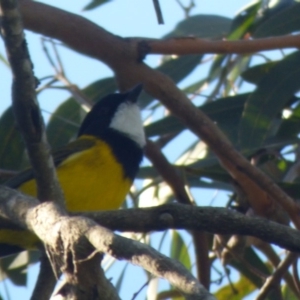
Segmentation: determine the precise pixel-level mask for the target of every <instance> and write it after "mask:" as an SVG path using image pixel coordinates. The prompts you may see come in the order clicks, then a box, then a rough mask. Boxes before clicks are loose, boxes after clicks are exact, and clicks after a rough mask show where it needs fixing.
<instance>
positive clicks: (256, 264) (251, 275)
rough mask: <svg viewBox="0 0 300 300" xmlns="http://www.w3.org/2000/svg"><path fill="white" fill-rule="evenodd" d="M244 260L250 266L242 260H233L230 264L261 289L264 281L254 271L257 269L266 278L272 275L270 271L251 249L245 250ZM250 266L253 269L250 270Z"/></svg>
mask: <svg viewBox="0 0 300 300" xmlns="http://www.w3.org/2000/svg"><path fill="white" fill-rule="evenodd" d="M243 260H244V261H247V263H248V264H245V263H244V262H242V261H240V260H232V261H230V262H229V264H230V265H231V266H232V267H234V268H235V269H237V270H238V271H239V272H240V273H242V274H243V275H244V276H245V277H246V278H248V279H249V280H250V281H251V282H252V283H253V284H254V285H255V286H256V287H261V286H262V284H263V280H262V278H261V277H259V276H258V275H257V274H256V273H255V272H254V271H253V269H257V270H258V271H260V272H261V273H262V274H265V275H266V276H267V275H270V271H269V269H268V268H267V267H266V265H265V264H264V262H263V261H262V260H261V259H260V258H259V256H258V255H257V254H256V252H255V251H254V250H253V249H252V248H251V247H247V248H246V249H245V251H244V255H243ZM248 266H252V268H253V269H250V268H249V267H248Z"/></svg>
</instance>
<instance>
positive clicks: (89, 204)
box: [19, 137, 131, 212]
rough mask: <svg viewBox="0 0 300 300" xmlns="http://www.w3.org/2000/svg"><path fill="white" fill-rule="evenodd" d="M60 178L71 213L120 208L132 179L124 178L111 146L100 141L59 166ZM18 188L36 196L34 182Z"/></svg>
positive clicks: (58, 173)
mask: <svg viewBox="0 0 300 300" xmlns="http://www.w3.org/2000/svg"><path fill="white" fill-rule="evenodd" d="M85 138H87V137H85ZM91 138H92V137H91ZM92 139H94V138H92ZM57 175H58V179H59V182H60V184H61V187H62V189H63V191H64V195H65V199H66V206H67V209H68V210H69V211H72V212H79V211H97V210H109V209H117V208H118V207H120V205H121V204H122V202H123V201H124V199H125V197H126V194H127V193H128V191H129V189H130V186H131V180H130V179H128V178H126V177H125V175H124V172H123V169H122V166H121V164H120V163H119V162H118V161H116V159H115V157H114V155H113V153H112V151H111V149H110V147H109V146H108V145H107V144H106V143H105V142H103V141H100V140H98V139H97V141H96V143H95V146H94V147H91V148H90V149H88V150H84V151H81V152H79V153H76V154H73V155H71V156H69V157H68V158H67V159H66V160H65V161H63V163H61V164H60V165H59V166H58V167H57ZM19 189H20V190H21V191H22V192H24V193H25V194H29V195H32V196H36V184H35V181H34V180H31V181H28V182H26V183H24V184H23V185H21V186H20V188H19Z"/></svg>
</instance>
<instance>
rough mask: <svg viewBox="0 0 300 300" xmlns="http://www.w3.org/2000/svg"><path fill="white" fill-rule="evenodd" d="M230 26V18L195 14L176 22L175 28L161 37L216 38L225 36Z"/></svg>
mask: <svg viewBox="0 0 300 300" xmlns="http://www.w3.org/2000/svg"><path fill="white" fill-rule="evenodd" d="M230 26H231V19H229V18H225V17H222V16H217V15H196V16H191V17H190V18H187V19H186V20H184V21H182V22H180V23H178V25H177V26H176V28H175V29H174V30H173V31H172V32H170V33H169V34H167V35H165V36H164V37H163V38H164V39H167V38H172V37H181V36H196V37H201V38H216V37H222V36H226V35H227V34H228V32H229V29H230Z"/></svg>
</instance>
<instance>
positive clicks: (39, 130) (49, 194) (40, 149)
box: [0, 0, 63, 204]
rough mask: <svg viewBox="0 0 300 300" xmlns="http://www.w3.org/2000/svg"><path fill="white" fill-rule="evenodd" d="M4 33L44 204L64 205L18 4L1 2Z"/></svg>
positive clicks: (17, 109) (16, 104)
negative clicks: (46, 202) (52, 201)
mask: <svg viewBox="0 0 300 300" xmlns="http://www.w3.org/2000/svg"><path fill="white" fill-rule="evenodd" d="M0 5H1V9H0V10H1V15H0V16H1V18H2V22H1V26H2V28H1V30H2V35H3V38H4V42H5V46H6V51H7V55H8V59H9V62H10V65H11V69H12V72H13V78H14V80H13V86H12V90H13V104H12V105H13V111H14V114H15V117H16V121H17V123H18V126H19V130H20V132H21V134H22V136H23V138H24V141H25V144H26V148H27V150H28V155H29V158H30V162H31V165H32V167H33V170H34V173H35V177H36V181H37V189H38V198H39V199H40V200H41V201H45V200H49V199H52V200H55V201H58V202H60V203H61V204H62V203H63V196H62V191H61V189H60V187H59V184H58V180H57V178H56V172H55V167H54V164H53V161H52V158H51V155H50V151H49V146H48V143H47V140H46V135H45V130H44V123H43V118H42V115H41V112H40V109H39V105H38V102H37V98H36V93H35V87H36V85H37V80H36V78H35V77H34V75H33V71H32V63H31V61H30V57H29V52H28V49H27V45H26V41H25V39H24V34H23V26H22V22H21V16H20V13H19V9H18V5H17V1H16V0H1V1H0Z"/></svg>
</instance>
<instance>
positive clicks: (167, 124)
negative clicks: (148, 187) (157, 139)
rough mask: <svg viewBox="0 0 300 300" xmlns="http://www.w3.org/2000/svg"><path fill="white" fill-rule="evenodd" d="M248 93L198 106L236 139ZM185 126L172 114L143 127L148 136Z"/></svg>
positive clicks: (228, 134) (176, 130) (173, 131)
mask: <svg viewBox="0 0 300 300" xmlns="http://www.w3.org/2000/svg"><path fill="white" fill-rule="evenodd" d="M248 96H249V94H241V95H237V96H233V97H226V98H221V99H218V100H217V101H215V102H210V103H208V104H205V105H203V106H201V107H199V108H200V109H201V110H202V111H203V112H204V113H206V114H207V115H208V116H209V117H210V118H211V119H212V120H213V121H215V122H217V124H218V126H219V127H220V128H221V129H222V130H223V131H224V132H225V133H226V134H227V136H228V137H229V138H230V139H232V140H236V136H237V126H236V124H237V122H239V120H240V117H241V113H242V111H243V107H244V103H245V101H246V99H247V98H248ZM185 128H186V127H185V126H184V124H182V123H181V122H180V121H179V120H178V119H177V118H175V117H173V116H168V117H165V118H164V119H161V120H159V121H156V122H153V123H151V124H150V125H148V126H146V127H145V131H146V134H147V136H148V137H153V136H158V135H163V134H168V133H176V132H180V131H182V130H184V129H185Z"/></svg>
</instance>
